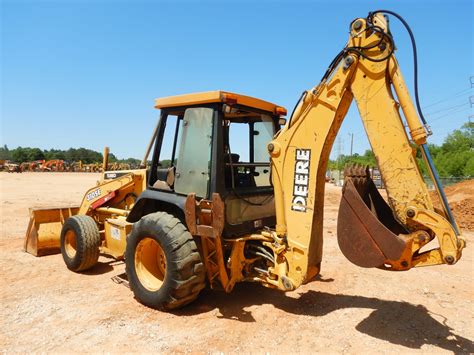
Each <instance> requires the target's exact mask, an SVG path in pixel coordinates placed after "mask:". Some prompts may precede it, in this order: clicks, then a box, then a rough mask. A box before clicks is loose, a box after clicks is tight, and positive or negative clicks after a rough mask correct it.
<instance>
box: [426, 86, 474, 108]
mask: <svg viewBox="0 0 474 355" xmlns="http://www.w3.org/2000/svg"><path fill="white" fill-rule="evenodd" d="M472 88H473V87H472V84H471V87H470V88H469V89H464V90H461V91H459V92H457V93H455V94H453V95H450V96H448V97H447V98H445V99H442V100H439V101H436V102H433V103H432V104H429V105H426V106H423V109H427V108H428V107H432V106H435V105H438V104H440V103H441V102H446V101H449V100H452V99H454V98H457V97H460V96H462V95H464V94H466V93H467V92H468V91H470V90H471V89H472Z"/></svg>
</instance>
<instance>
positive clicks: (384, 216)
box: [268, 13, 465, 290]
mask: <svg viewBox="0 0 474 355" xmlns="http://www.w3.org/2000/svg"><path fill="white" fill-rule="evenodd" d="M394 49H395V48H394V42H393V39H392V37H391V34H390V31H389V28H388V23H387V20H386V18H385V17H384V16H383V15H382V14H380V13H377V14H375V15H370V16H369V17H368V18H367V19H365V18H359V19H356V20H355V21H353V22H352V23H351V29H350V37H349V41H348V43H347V46H346V47H345V49H344V50H343V51H341V53H340V54H339V55H338V56H337V57H336V58H335V60H334V61H333V63H331V66H330V67H329V69H328V72H327V73H326V75H325V76H324V78H323V80H322V81H321V83H320V84H319V85H317V86H315V87H314V88H312V89H310V90H308V91H306V92H304V94H303V95H302V97H301V99H300V102H299V103H298V104H297V106H296V107H295V111H294V113H293V114H292V116H291V118H290V120H289V121H288V123H287V124H286V126H285V127H284V128H283V129H282V130H281V131H280V132H279V133H278V134H277V135H276V137H275V138H274V140H273V141H272V142H270V143H269V144H268V150H269V153H270V156H271V164H272V176H273V177H272V178H273V186H274V191H275V207H276V219H277V225H276V231H275V233H276V235H277V238H278V240H281V241H282V244H285V248H284V250H283V248H280V249H278V248H275V249H278V250H280V252H281V254H280V255H278V256H277V257H276V264H275V268H274V269H273V274H275V275H279V277H278V284H275V282H273V283H274V284H275V286H277V287H279V288H281V289H284V290H291V289H294V288H296V287H298V286H299V285H300V284H301V283H303V282H305V281H307V280H309V279H311V278H312V277H313V276H314V275H316V274H317V273H318V272H319V265H320V262H321V258H322V242H323V238H322V233H323V210H324V188H325V173H326V169H327V164H328V161H329V154H330V152H331V148H332V145H333V142H334V139H335V137H336V135H337V132H338V130H339V128H340V126H341V124H342V122H343V120H344V117H345V116H346V113H347V111H348V109H349V106H350V104H351V102H352V100H353V99H355V101H356V103H357V107H358V110H359V113H360V117H361V120H362V122H363V124H364V127H365V131H366V133H367V136H368V139H369V142H370V145H371V147H372V150H373V152H374V154H375V157H376V160H377V163H378V166H379V169H380V172H381V175H382V179H383V182H384V184H385V186H386V192H387V197H388V205H387V204H386V202H385V201H384V200H383V199H382V198H381V196H380V195H379V194H378V192H377V189H376V188H375V186H373V182H372V181H371V180H370V178H369V177H368V176H367V173H366V171H365V169H361V168H358V169H357V168H356V169H352V170H350V171H347V172H346V173H347V175H346V182H345V186H344V188H343V197H342V201H341V209H340V215H339V221H338V241H339V245H340V247H341V249H342V251H343V253H344V254H345V255H346V257H348V258H349V260H351V261H352V262H354V263H356V264H357V265H359V266H364V267H381V268H387V269H392V270H407V269H409V268H411V267H414V266H423V265H432V264H442V263H448V264H454V263H455V262H456V261H457V260H458V259H459V258H460V256H461V250H462V248H463V247H464V245H465V242H464V239H463V238H462V237H461V236H460V235H457V234H459V233H457V231H458V227H457V225H456V223H455V221H454V219H453V218H452V215H451V213H450V210H449V207H447V206H445V207H446V208H445V210H444V211H440V210H438V209H435V208H434V206H433V202H432V201H431V198H430V196H429V193H428V189H427V187H426V185H425V183H424V180H423V177H422V175H421V173H420V169H419V167H418V165H417V162H416V159H415V151H414V149H413V148H412V143H414V144H416V145H418V146H421V147H422V148H423V152H424V156H425V158H428V159H429V155H428V154H429V152H428V151H427V150H426V149H425V148H426V137H427V134H426V130H425V127H424V126H423V125H422V123H421V122H420V119H419V117H418V115H417V113H416V110H415V108H414V105H413V103H412V101H411V99H410V96H409V94H408V91H407V88H406V85H405V82H404V80H403V77H402V75H401V72H400V69H399V66H398V63H397V60H396V58H395V55H394V53H393V52H394ZM394 93H395V94H396V97H395V95H394ZM399 108H401V109H402V111H403V114H404V117H405V121H406V124H407V126H408V130H409V134H410V137H411V139H410V138H409V137H408V135H407V133H406V131H405V128H404V121H403V120H402V117H401V115H400V112H399ZM427 155H428V156H427ZM428 163H431V162H430V161H428ZM429 166H432V164H429ZM432 174H434V175H433V176H434V177H435V178H436V176H437V175H436V171H434V168H433V170H432ZM439 188H440V189H442V188H441V186H439ZM438 192H439V193H440V194H441V196H443V197H444V194H443V191H442V190H439V191H438ZM444 201H445V200H444ZM436 237H437V238H438V242H439V247H438V248H435V249H433V250H430V251H428V252H424V253H421V252H420V248H421V247H422V246H424V245H426V244H427V243H428V242H429V241H431V240H432V239H434V238H436ZM269 282H271V281H269Z"/></svg>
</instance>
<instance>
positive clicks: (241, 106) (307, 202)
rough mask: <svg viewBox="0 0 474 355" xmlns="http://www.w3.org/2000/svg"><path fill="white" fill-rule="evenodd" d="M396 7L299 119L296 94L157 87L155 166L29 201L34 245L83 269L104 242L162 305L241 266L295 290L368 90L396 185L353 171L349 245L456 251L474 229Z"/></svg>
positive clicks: (146, 298) (373, 18) (134, 281)
mask: <svg viewBox="0 0 474 355" xmlns="http://www.w3.org/2000/svg"><path fill="white" fill-rule="evenodd" d="M383 13H390V14H392V15H394V16H395V17H398V15H396V14H393V13H391V12H389V11H377V12H374V13H370V14H369V15H368V17H367V18H358V19H356V20H354V21H353V22H352V23H351V24H350V35H349V40H348V42H347V45H346V46H345V47H344V49H343V50H342V51H341V52H340V53H339V54H338V55H337V56H336V57H335V59H334V60H333V62H332V63H331V64H330V66H329V68H328V70H327V72H326V73H325V75H324V76H323V78H322V80H321V82H320V83H319V84H318V85H317V86H315V87H313V88H311V89H310V90H307V91H305V92H304V93H303V95H302V96H301V98H300V100H299V102H298V104H297V105H296V107H295V110H294V112H293V113H292V114H291V116H290V118H289V120H288V122H285V119H283V118H282V117H283V116H285V115H286V110H285V109H284V108H282V107H280V106H277V105H274V104H271V103H269V102H266V101H263V100H259V99H256V98H252V97H248V96H244V95H238V94H234V93H230V92H224V91H211V92H205V93H199V94H188V95H180V96H174V97H167V98H161V99H157V100H156V104H155V107H156V108H158V109H160V110H161V114H160V120H159V123H158V125H157V127H156V129H155V131H154V134H153V138H152V141H151V142H150V145H149V146H148V149H147V152H146V154H145V158H144V159H143V165H144V166H145V163H146V161H147V157H148V155H149V154H150V152H151V151H152V149H153V158H152V162H151V164H150V166H149V167H148V169H141V170H131V171H121V172H110V171H105V172H104V173H103V178H102V180H101V181H100V182H99V183H98V185H97V186H96V187H94V188H92V189H90V190H89V191H87V193H86V195H85V196H84V199H83V201H82V203H81V205H80V206H78V207H65V208H56V209H50V210H32V211H31V220H30V225H29V228H28V232H27V236H26V241H25V249H26V250H27V251H28V252H31V253H33V254H35V255H43V254H45V253H52V252H57V251H58V250H61V252H62V255H63V258H64V260H65V262H66V264H67V266H68V268H70V269H71V270H73V271H82V270H86V269H88V268H90V267H92V266H93V265H94V264H95V263H96V262H97V259H98V256H99V252H102V253H105V254H107V255H110V256H112V257H115V258H117V259H121V258H125V263H126V269H127V276H128V280H129V283H130V287H131V289H132V290H133V292H134V294H135V297H136V298H137V299H138V300H139V301H140V302H142V303H144V304H145V305H147V306H150V307H154V308H159V309H173V308H177V307H181V306H183V305H185V304H187V303H189V302H191V301H193V300H194V299H195V298H196V297H197V296H198V294H199V292H200V290H201V289H202V288H204V287H205V285H206V280H207V282H208V284H209V285H210V287H211V288H221V289H224V290H225V291H226V292H230V291H231V290H232V288H233V287H234V285H235V284H236V283H237V282H241V281H251V282H259V283H261V284H263V285H264V286H266V287H271V288H276V289H280V290H283V291H290V290H294V289H296V288H297V287H298V286H300V285H301V284H303V283H305V282H308V281H310V280H311V279H313V278H314V277H315V276H316V275H317V274H318V273H319V272H320V265H321V260H322V242H323V235H322V233H323V209H324V187H325V173H326V168H327V163H328V160H329V154H330V151H331V147H332V145H333V142H334V139H335V137H336V134H337V132H338V130H339V127H340V126H341V123H342V121H343V119H344V117H345V115H346V113H347V110H348V108H349V106H350V104H351V102H352V100H353V99H355V101H356V103H357V107H358V109H359V112H360V117H361V119H362V121H363V124H364V126H365V130H366V132H367V135H368V138H369V141H370V144H371V147H372V149H373V151H374V154H375V157H376V158H377V162H378V167H379V170H380V173H381V176H382V180H383V183H384V185H385V187H386V191H387V196H388V199H387V201H385V200H384V199H383V198H382V197H381V196H380V194H379V193H378V191H377V189H376V188H375V185H374V183H373V181H372V179H371V178H370V174H369V172H368V171H367V170H366V169H365V168H363V167H350V168H348V169H347V170H346V174H345V176H346V178H345V184H344V187H343V196H342V199H341V205H340V211H339V218H338V242H339V245H340V248H341V250H342V252H343V253H344V255H345V256H346V257H347V258H348V259H349V260H350V261H351V262H353V263H355V264H356V265H359V266H361V267H377V268H381V269H386V270H408V269H410V268H412V267H417V266H425V265H435V264H455V263H456V262H457V261H458V260H459V258H460V257H461V251H462V249H463V248H464V246H465V241H464V239H463V238H462V236H461V234H460V231H459V228H458V226H457V224H456V222H455V221H454V218H453V216H452V214H451V211H450V209H449V206H448V204H447V201H446V198H445V196H444V193H443V190H442V187H441V184H439V180H438V178H437V173H436V170H435V169H434V166H433V164H432V162H431V158H430V155H429V151H428V149H427V148H426V139H427V135H428V133H429V127H427V126H426V124H425V122H424V119H423V116H422V113H421V111H420V110H419V111H418V113H417V110H416V109H415V106H414V105H413V103H412V101H411V99H410V96H409V94H408V91H407V88H406V85H405V82H404V79H403V77H402V75H401V72H400V70H399V66H398V63H397V60H396V58H395V55H394V51H395V44H394V40H393V38H392V35H391V32H390V30H389V26H388V20H387V18H386V17H385V16H384V14H383ZM402 22H404V21H403V19H402ZM404 24H405V23H404ZM405 25H406V24H405ZM407 29H409V28H408V27H407ZM409 32H410V34H411V31H409ZM413 45H414V41H413ZM416 96H417V95H416ZM416 102H417V104H418V99H416ZM400 109H401V112H402V113H403V116H404V119H403V118H402V116H401V112H400ZM404 123H406V125H407V127H408V133H407V132H406V131H405V128H404ZM242 142H244V144H243V143H242ZM242 144H243V146H244V148H243V149H242ZM413 145H414V146H419V147H421V149H422V152H423V155H424V158H425V161H426V162H427V164H428V166H429V168H430V172H431V174H432V179H433V181H434V182H435V186H436V189H437V191H438V194H439V196H440V200H441V201H442V209H438V208H435V207H434V206H433V203H432V201H431V198H430V196H429V194H428V191H427V188H426V186H425V184H424V181H423V178H422V176H421V174H420V170H419V168H418V166H417V162H416V159H415V156H414V154H415V153H414V152H415V151H414V148H413ZM236 147H237V148H239V147H240V148H239V149H235V148H236ZM106 156H107V155H106V154H105V159H104V164H103V166H104V168H105V167H107V159H106ZM104 170H106V169H104ZM435 239H436V240H437V243H433V244H430V245H427V244H428V243H429V242H431V241H434V240H435ZM431 245H433V246H432V247H430V246H431ZM425 246H426V247H425ZM422 248H423V251H422V250H421V249H422Z"/></svg>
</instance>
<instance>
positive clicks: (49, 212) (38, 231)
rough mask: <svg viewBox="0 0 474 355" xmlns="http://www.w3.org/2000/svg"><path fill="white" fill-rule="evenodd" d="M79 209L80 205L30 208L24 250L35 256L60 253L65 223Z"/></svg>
mask: <svg viewBox="0 0 474 355" xmlns="http://www.w3.org/2000/svg"><path fill="white" fill-rule="evenodd" d="M78 211H79V207H61V208H45V209H34V208H30V222H29V223H28V229H27V231H26V236H25V243H24V248H23V249H24V251H26V252H27V253H30V254H32V255H34V256H44V255H51V254H58V253H60V251H61V244H60V239H61V228H62V226H63V223H64V221H65V220H66V219H67V218H69V217H71V216H73V215H75V214H77V213H78Z"/></svg>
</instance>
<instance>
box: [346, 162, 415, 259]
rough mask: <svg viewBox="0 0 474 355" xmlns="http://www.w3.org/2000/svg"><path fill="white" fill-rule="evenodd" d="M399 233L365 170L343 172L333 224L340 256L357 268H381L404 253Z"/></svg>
mask: <svg viewBox="0 0 474 355" xmlns="http://www.w3.org/2000/svg"><path fill="white" fill-rule="evenodd" d="M402 234H407V231H406V230H405V229H404V228H403V226H401V225H400V224H399V223H398V222H397V220H396V219H395V218H394V216H393V213H392V210H391V209H390V207H389V206H388V204H387V203H386V202H385V200H384V199H383V197H382V196H381V195H380V193H379V192H378V190H377V187H376V186H375V184H374V182H373V181H372V179H371V178H370V174H369V171H368V169H367V170H366V169H364V168H362V167H351V168H348V169H346V170H345V183H344V187H343V190H342V198H341V203H340V206H339V215H338V221H337V240H338V243H339V247H340V249H341V251H342V253H343V254H344V256H345V257H346V258H347V259H348V260H349V261H351V262H352V263H354V264H356V265H358V266H361V267H383V265H384V264H385V263H386V261H387V260H398V259H399V258H400V256H401V255H402V253H403V251H404V250H405V248H406V242H405V240H404V239H403V238H402V237H400V236H399V235H402Z"/></svg>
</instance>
